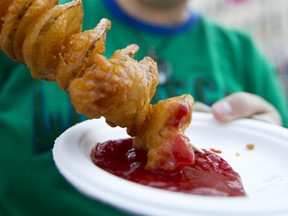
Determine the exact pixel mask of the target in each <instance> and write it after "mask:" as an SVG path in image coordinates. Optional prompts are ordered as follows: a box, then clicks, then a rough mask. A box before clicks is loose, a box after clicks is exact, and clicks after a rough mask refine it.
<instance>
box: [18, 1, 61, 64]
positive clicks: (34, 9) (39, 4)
mask: <svg viewBox="0 0 288 216" xmlns="http://www.w3.org/2000/svg"><path fill="white" fill-rule="evenodd" d="M57 3H58V0H36V1H34V2H33V3H32V4H31V5H30V7H29V8H28V9H27V11H26V12H25V14H24V15H23V17H22V18H21V20H20V22H19V25H18V26H17V31H16V33H15V38H14V41H13V51H14V55H15V59H16V60H17V61H19V62H21V63H24V64H25V61H24V58H23V53H22V46H23V43H24V40H25V37H26V33H27V29H30V28H32V27H33V26H34V23H35V21H36V20H37V19H38V18H39V17H40V16H41V15H42V14H44V13H45V12H46V11H48V10H49V9H51V8H52V7H53V6H55V5H56V4H57Z"/></svg>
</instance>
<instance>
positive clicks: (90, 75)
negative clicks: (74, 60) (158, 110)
mask: <svg viewBox="0 0 288 216" xmlns="http://www.w3.org/2000/svg"><path fill="white" fill-rule="evenodd" d="M137 51H138V46H137V45H130V46H128V47H127V48H125V49H122V50H118V51H116V52H115V53H114V55H113V56H112V57H111V58H110V59H106V58H105V57H104V56H102V55H98V54H96V55H95V58H94V62H95V67H92V68H89V69H88V70H87V71H85V73H84V75H83V77H81V78H76V79H74V80H72V81H71V84H70V86H69V90H68V92H69V95H70V98H71V102H72V104H73V105H74V106H75V108H76V109H77V111H78V112H80V113H85V115H87V116H88V117H90V118H99V117H101V116H104V117H105V118H106V121H107V123H108V124H110V125H111V126H116V125H118V126H120V127H126V128H127V129H128V133H129V134H130V135H131V136H134V135H135V131H136V130H137V129H138V128H139V127H140V125H142V123H143V122H144V121H145V119H146V116H147V114H148V111H149V108H150V106H151V105H150V101H151V98H152V96H153V95H154V93H155V89H156V86H157V83H158V73H157V66H156V63H155V62H154V61H153V60H152V59H151V58H149V57H146V58H144V59H143V60H141V61H140V62H138V61H136V60H134V59H133V57H134V55H135V53H136V52H137Z"/></svg>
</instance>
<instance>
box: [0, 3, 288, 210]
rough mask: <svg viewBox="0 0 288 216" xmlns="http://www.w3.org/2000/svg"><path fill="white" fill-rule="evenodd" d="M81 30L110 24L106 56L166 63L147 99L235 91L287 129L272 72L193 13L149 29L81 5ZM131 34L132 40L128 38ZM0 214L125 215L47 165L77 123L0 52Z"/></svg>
mask: <svg viewBox="0 0 288 216" xmlns="http://www.w3.org/2000/svg"><path fill="white" fill-rule="evenodd" d="M83 4H84V11H85V17H84V29H91V28H94V27H95V25H96V24H97V23H98V22H99V20H100V19H101V18H103V17H106V18H109V19H110V20H111V21H112V29H111V30H110V31H109V32H108V33H107V43H106V50H107V51H106V55H107V56H111V55H112V54H113V52H114V51H115V50H116V49H120V48H124V47H126V46H127V45H129V44H131V43H136V44H138V45H139V46H140V50H139V53H138V54H137V56H136V58H137V59H141V58H142V57H143V56H144V55H146V54H147V49H148V48H149V47H148V45H149V46H153V47H155V49H156V51H157V54H158V56H159V57H161V58H163V59H165V60H167V61H169V62H170V63H171V64H172V70H173V73H172V77H171V79H170V80H169V81H168V82H167V83H166V84H164V85H161V86H159V87H158V89H157V93H156V95H155V97H154V102H155V101H157V100H159V99H162V98H167V97H170V96H173V95H179V94H183V93H190V94H192V96H193V97H194V98H195V100H199V101H202V102H204V103H206V104H209V105H210V104H212V103H214V102H215V101H217V100H219V99H220V98H223V97H224V96H225V95H227V94H230V93H232V92H236V91H248V92H251V93H255V94H259V95H260V96H262V97H263V98H265V99H266V100H267V101H269V102H270V103H272V104H273V105H274V106H275V107H277V109H278V110H279V111H280V113H281V114H282V117H283V119H284V122H285V125H286V126H287V125H288V120H287V119H288V118H287V113H288V112H287V102H286V101H285V98H284V95H283V93H282V92H281V91H282V89H281V87H280V84H279V82H278V80H277V76H276V75H275V72H274V69H273V67H272V66H271V65H270V64H269V63H267V61H266V60H265V59H264V57H263V56H261V54H260V53H259V52H258V51H257V49H255V47H254V45H253V43H252V41H251V39H250V38H249V36H247V35H246V34H243V33H239V32H235V31H232V30H228V29H224V28H222V27H219V26H218V25H217V24H215V23H213V22H211V21H209V20H207V19H205V18H203V17H202V16H200V15H195V14H193V16H192V15H191V18H190V19H189V20H188V21H187V22H186V23H184V24H183V25H181V26H178V27H176V28H173V29H170V28H163V27H159V26H150V25H148V24H145V23H141V22H139V21H137V20H133V19H131V17H127V16H126V15H125V14H123V13H121V12H120V11H119V8H117V7H116V6H115V4H114V3H113V1H111V0H106V1H99V0H93V1H89V0H83ZM136 35H137V36H136ZM0 62H1V64H0V138H1V141H0V143H1V151H0V173H1V176H0V215H3V216H6V215H7V216H10V215H12V216H18V215H19V216H26V215H27V216H39V215H41V216H46V215H47V216H51V215H61V216H66V215H71V216H72V215H73V216H77V215H81V216H86V215H87V216H89V215H91V216H92V215H93V216H95V215H125V213H123V212H121V211H120V210H117V209H114V208H111V207H110V206H108V205H106V204H103V203H101V202H97V201H94V200H91V199H89V198H87V197H85V196H83V195H82V194H80V193H79V192H78V191H77V190H75V189H74V188H73V187H72V186H71V185H70V184H69V183H67V182H66V180H65V179H64V178H63V177H62V176H61V174H60V173H59V171H58V170H57V168H56V167H55V165H54V162H53V158H52V151H51V148H52V147H53V143H54V140H55V139H56V137H57V136H59V135H60V134H61V133H62V132H63V131H64V130H65V129H67V128H69V127H70V126H72V125H74V124H75V123H76V122H79V121H82V120H84V119H85V117H84V116H81V115H78V114H76V112H75V110H74V109H73V107H72V106H71V104H70V102H69V97H68V95H67V94H66V93H65V92H64V91H62V90H60V89H59V88H58V86H57V85H56V84H55V83H49V82H45V81H40V80H34V79H32V78H31V76H30V73H29V70H28V69H27V68H26V67H25V66H23V65H21V64H17V63H15V62H13V61H11V60H9V59H8V57H6V56H5V55H4V54H3V53H2V52H0Z"/></svg>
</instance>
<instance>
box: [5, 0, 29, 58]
mask: <svg viewBox="0 0 288 216" xmlns="http://www.w3.org/2000/svg"><path fill="white" fill-rule="evenodd" d="M33 1H34V0H14V1H12V2H11V3H10V5H9V7H8V9H7V11H6V15H5V17H4V19H3V25H2V30H1V35H0V47H1V49H2V50H3V51H4V52H5V53H6V54H7V55H8V56H9V57H10V58H11V59H13V60H16V58H15V54H14V50H13V42H14V37H15V34H16V31H17V28H18V25H19V23H20V21H21V19H22V17H23V16H24V14H25V13H26V11H27V9H28V8H29V7H30V5H31V4H32V2H33ZM4 2H5V1H4ZM2 4H4V5H3V6H4V9H3V10H5V3H1V6H2ZM6 6H7V4H6ZM1 10H2V9H1Z"/></svg>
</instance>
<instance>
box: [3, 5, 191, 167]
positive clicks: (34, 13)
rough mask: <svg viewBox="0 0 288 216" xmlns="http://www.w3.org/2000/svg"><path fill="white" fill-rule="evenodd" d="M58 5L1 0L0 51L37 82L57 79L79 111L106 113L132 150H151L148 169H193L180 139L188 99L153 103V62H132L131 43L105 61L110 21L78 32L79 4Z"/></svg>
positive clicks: (155, 79)
mask: <svg viewBox="0 0 288 216" xmlns="http://www.w3.org/2000/svg"><path fill="white" fill-rule="evenodd" d="M57 2H58V1H57V0H13V1H12V0H6V1H0V6H1V7H0V25H1V26H0V30H1V32H0V48H1V49H2V50H3V51H4V52H5V53H6V54H7V55H8V56H9V57H10V58H11V59H13V60H16V61H19V62H21V63H23V64H26V65H27V66H28V67H29V68H30V71H31V75H32V76H33V77H34V78H37V79H43V80H46V81H56V82H57V83H58V85H59V87H60V88H61V89H64V90H65V91H67V92H68V93H69V96H70V99H71V103H72V104H73V105H74V107H75V109H76V110H77V111H78V112H79V113H82V114H84V115H86V116H88V117H89V118H99V117H101V116H104V117H105V118H106V122H107V123H108V124H109V125H111V126H120V127H124V128H126V129H127V133H128V134H129V135H130V136H132V137H135V139H134V146H135V147H136V148H142V149H145V150H146V151H147V152H148V153H147V154H148V162H147V165H146V168H147V169H149V170H164V171H168V172H173V171H175V170H179V169H181V167H183V166H185V165H187V164H189V165H191V164H193V163H194V152H193V149H192V146H191V145H190V143H189V139H188V138H187V137H186V136H185V135H184V132H185V129H186V127H187V126H188V125H189V123H190V121H191V110H192V105H193V98H192V97H191V96H189V95H183V96H179V97H174V98H170V99H167V100H164V101H160V102H159V103H158V104H156V105H153V106H152V105H151V104H150V102H151V99H152V97H153V95H154V93H155V90H156V86H157V84H158V71H157V64H156V62H154V61H153V60H152V59H151V58H150V57H144V58H143V59H142V60H141V61H136V60H135V59H134V55H135V54H136V52H137V51H138V49H139V47H138V46H137V45H134V44H132V45H130V46H127V47H126V48H124V49H121V50H117V51H115V53H114V55H113V56H112V57H110V58H109V59H107V58H106V57H104V53H105V41H106V32H107V30H109V29H110V27H111V23H110V21H109V20H107V19H102V20H101V21H100V22H99V24H98V25H97V26H96V27H95V28H94V29H92V30H87V31H85V32H81V29H82V18H83V7H82V1H81V0H73V1H71V2H69V3H66V4H63V5H58V4H57ZM2 23H3V25H2Z"/></svg>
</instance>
